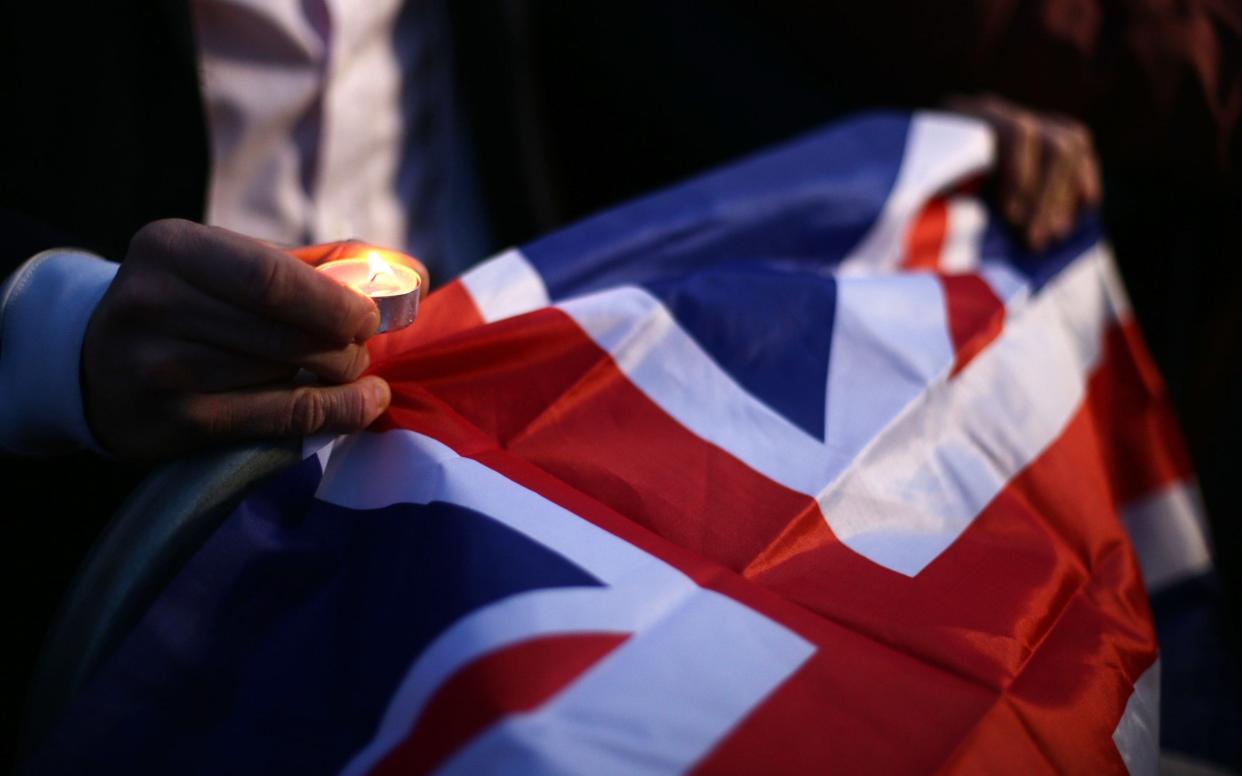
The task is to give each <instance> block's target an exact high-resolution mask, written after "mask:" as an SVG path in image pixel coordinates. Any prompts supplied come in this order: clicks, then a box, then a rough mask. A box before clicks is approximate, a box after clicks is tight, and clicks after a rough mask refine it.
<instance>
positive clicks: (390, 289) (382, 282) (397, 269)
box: [316, 251, 423, 334]
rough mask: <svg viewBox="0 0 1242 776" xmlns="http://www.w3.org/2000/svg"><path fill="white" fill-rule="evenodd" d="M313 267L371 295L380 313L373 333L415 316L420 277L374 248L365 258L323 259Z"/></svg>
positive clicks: (391, 328) (400, 326)
mask: <svg viewBox="0 0 1242 776" xmlns="http://www.w3.org/2000/svg"><path fill="white" fill-rule="evenodd" d="M316 269H318V270H319V271H320V272H322V273H323V274H325V275H327V276H328V277H330V278H332V279H333V280H335V281H337V282H338V283H341V284H343V285H346V286H349V287H350V288H352V289H354V290H355V291H357V292H358V293H360V294H365V295H366V296H369V297H371V300H372V301H374V302H375V306H376V307H378V308H379V314H380V325H379V328H378V329H376V331H375V333H376V334H383V333H384V332H386V331H396V330H397V329H403V328H405V327H406V326H409V325H410V324H411V323H413V322H414V318H415V316H417V315H418V288H419V286H421V285H422V283H423V280H422V278H420V277H419V276H418V273H417V272H415V271H414V270H413V269H411V268H409V267H407V266H405V265H404V264H393V263H390V262H387V261H384V259H383V257H382V256H380V255H379V252H378V251H371V252H370V253H368V254H367V256H366V258H361V259H360V258H350V259H340V260H339V261H329V262H325V263H324V264H320V265H319V266H318V267H316Z"/></svg>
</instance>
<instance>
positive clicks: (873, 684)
mask: <svg viewBox="0 0 1242 776" xmlns="http://www.w3.org/2000/svg"><path fill="white" fill-rule="evenodd" d="M523 318H524V319H525V322H524V323H522V324H521V325H518V324H517V323H516V322H514V323H512V324H510V325H509V326H507V327H506V326H505V325H503V324H504V322H501V323H500V324H494V325H492V326H488V327H486V328H485V329H483V330H481V331H482V332H486V334H482V333H478V334H476V336H478V337H482V338H485V339H488V340H492V339H493V338H495V339H497V340H498V341H489V342H487V343H484V342H477V343H474V345H469V344H468V343H467V342H466V340H467V339H469V337H468V336H463V339H462V341H461V342H456V343H454V342H451V341H450V342H436V343H430V344H428V345H424V346H423V347H422V348H417V349H415V350H414V351H411V352H410V353H408V354H406V357H405V358H403V359H400V361H399V363H393V364H390V365H389V367H388V369H387V371H386V374H387V376H389V378H390V379H392V380H393V381H394V406H393V409H392V410H391V411H390V413H389V417H388V419H387V420H386V422H387V423H391V424H394V425H398V426H400V427H406V428H411V429H413V430H417V431H421V432H423V433H428V434H431V435H432V436H434V437H436V438H438V439H440V440H441V441H444V442H445V443H446V444H449V445H450V446H452V447H453V448H454V449H456V450H457V451H458V452H459V453H461V454H463V455H470V456H472V457H474V458H476V459H477V460H479V461H480V462H482V463H484V464H485V465H487V466H489V467H491V468H493V469H495V470H497V471H499V472H501V473H502V474H504V475H505V476H507V477H509V478H511V479H513V480H514V481H516V482H518V483H519V484H522V485H524V486H526V487H528V488H531V489H532V490H534V491H536V492H538V493H541V494H543V495H544V496H546V497H548V498H550V499H551V500H553V501H555V502H557V503H559V504H561V505H562V506H564V507H566V508H567V509H569V510H571V511H573V512H575V513H577V514H579V515H581V516H583V517H584V518H586V519H588V520H591V521H592V522H595V523H596V524H598V525H600V526H601V527H603V528H605V529H606V530H609V531H611V532H613V533H614V534H617V535H618V536H621V537H622V538H624V539H626V540H627V541H630V542H632V543H633V544H635V545H636V546H639V547H641V548H643V549H645V550H647V551H648V552H652V553H653V554H655V555H657V556H659V557H661V558H663V559H665V560H666V561H668V562H670V563H672V564H674V565H675V566H677V567H679V568H682V569H683V570H685V571H686V572H687V573H689V574H691V576H693V577H695V578H696V579H698V580H699V581H700V583H702V584H706V585H708V586H710V587H712V588H714V589H716V590H719V591H720V592H722V593H724V594H727V595H730V596H732V597H734V598H735V599H737V600H739V601H741V602H743V603H745V604H747V605H749V606H751V607H753V608H755V609H756V610H758V611H761V612H764V613H765V614H767V615H768V616H771V617H773V618H774V619H776V620H777V621H779V622H782V623H784V624H786V625H787V626H789V627H791V628H793V629H794V630H796V631H797V632H799V633H800V634H802V635H803V636H804V637H806V638H808V639H809V640H811V641H812V642H814V643H815V644H816V645H817V646H818V647H819V649H818V651H817V653H816V654H815V655H814V656H813V657H812V658H811V659H810V660H809V661H808V663H807V664H806V665H805V666H804V667H803V669H802V670H801V671H800V672H799V673H798V674H797V675H796V676H795V677H794V678H792V679H791V680H789V681H787V682H786V683H785V684H784V685H782V686H781V687H780V688H779V689H778V690H777V691H776V692H774V693H773V695H772V696H771V697H770V698H769V699H768V700H767V701H765V702H764V703H763V704H762V705H761V706H760V707H759V708H758V709H757V710H756V711H755V712H754V713H753V714H752V715H751V716H750V717H748V718H747V720H746V721H745V722H744V723H743V724H742V725H741V726H740V727H739V728H738V729H737V730H735V731H734V733H733V734H731V735H730V736H729V737H728V738H727V739H726V740H725V741H724V742H723V743H722V745H721V747H720V748H719V749H718V750H717V751H716V752H715V753H714V755H713V756H712V758H711V759H709V761H708V762H707V763H705V764H704V765H705V767H721V766H724V765H728V766H729V767H730V768H736V769H741V770H746V769H760V768H764V769H770V768H772V766H773V763H779V764H780V765H781V767H782V768H785V767H786V766H788V769H794V768H797V767H802V766H807V765H810V764H819V765H822V764H823V763H825V762H834V763H843V764H845V765H847V766H853V765H856V766H858V767H865V768H866V769H868V770H893V769H898V768H900V769H903V770H910V769H919V770H927V769H928V768H930V767H933V766H935V765H937V764H942V763H944V762H946V761H948V760H949V758H951V757H952V756H953V752H952V746H953V745H955V744H956V742H957V741H959V740H960V739H961V737H963V736H967V735H974V736H978V737H980V740H988V741H999V740H1001V739H1002V737H1003V735H1004V733H1003V732H1002V733H997V732H995V731H993V728H995V729H996V730H999V731H1006V730H1012V722H1013V715H1018V717H1019V718H1020V719H1021V720H1022V722H1023V725H1024V727H1023V729H1024V730H1027V734H1028V735H1029V736H1030V737H1031V740H1030V741H1029V742H1027V743H1026V744H1021V745H1019V746H1018V747H1016V748H1014V749H1013V752H1014V754H1015V755H1020V754H1021V751H1023V750H1022V749H1021V748H1020V747H1021V746H1025V747H1026V749H1025V751H1026V752H1027V753H1028V754H1031V753H1034V752H1045V754H1047V752H1051V753H1052V754H1050V755H1047V756H1050V757H1054V758H1060V757H1069V756H1081V757H1082V758H1084V759H1083V762H1087V763H1090V765H1092V766H1094V767H1096V769H1099V768H1106V769H1112V768H1115V767H1116V766H1117V765H1118V764H1119V762H1120V761H1119V759H1118V758H1117V755H1116V752H1115V750H1112V749H1111V738H1110V736H1111V731H1112V728H1113V726H1115V725H1116V722H1117V720H1118V719H1119V718H1120V715H1121V711H1122V708H1123V707H1124V704H1125V700H1126V698H1127V697H1128V694H1129V692H1128V683H1129V682H1132V681H1133V680H1135V679H1136V678H1137V677H1138V676H1139V675H1140V674H1141V672H1142V670H1144V669H1145V668H1146V667H1147V665H1149V664H1150V662H1151V660H1152V658H1153V657H1154V654H1155V644H1154V638H1153V636H1152V634H1151V626H1150V621H1149V617H1148V615H1147V612H1146V608H1145V607H1146V603H1145V602H1146V598H1145V595H1144V593H1143V587H1142V583H1141V580H1140V579H1139V575H1138V570H1137V567H1136V565H1135V562H1134V558H1133V555H1132V553H1131V552H1130V550H1129V547H1128V544H1127V541H1126V539H1125V536H1124V533H1123V532H1122V529H1121V527H1120V524H1119V522H1118V521H1117V520H1116V519H1115V507H1116V503H1115V499H1114V494H1115V493H1116V492H1118V487H1119V486H1118V481H1117V477H1118V472H1117V471H1115V470H1114V468H1115V467H1112V466H1110V465H1109V464H1108V461H1109V460H1110V459H1112V458H1113V457H1115V455H1116V454H1117V452H1118V451H1117V450H1116V447H1115V446H1116V445H1118V444H1121V443H1122V441H1121V437H1119V436H1118V435H1117V434H1116V433H1113V432H1109V433H1102V429H1106V428H1112V429H1114V430H1116V429H1119V428H1120V427H1121V425H1122V423H1121V421H1120V420H1117V421H1112V420H1105V419H1103V418H1102V417H1100V415H1101V413H1108V412H1120V411H1121V409H1120V408H1122V407H1123V406H1124V405H1125V402H1118V403H1114V404H1110V403H1107V402H1101V400H1099V399H1098V398H1097V394H1098V393H1099V391H1101V390H1102V389H1101V388H1100V385H1101V384H1105V383H1107V382H1108V381H1109V380H1121V381H1123V382H1124V381H1125V380H1126V379H1127V378H1125V377H1124V376H1122V375H1123V373H1124V372H1125V370H1127V369H1130V370H1135V369H1139V370H1140V371H1141V364H1140V363H1138V362H1136V361H1135V360H1134V354H1133V351H1132V350H1131V349H1130V348H1124V349H1120V348H1117V347H1115V346H1114V345H1112V344H1110V346H1109V347H1107V348H1106V349H1105V352H1104V354H1103V357H1102V362H1101V365H1100V367H1099V369H1098V370H1097V372H1096V373H1095V375H1093V377H1092V379H1091V383H1090V387H1089V389H1088V390H1089V394H1088V395H1089V398H1088V401H1087V402H1086V404H1085V405H1084V407H1083V408H1080V410H1079V411H1078V412H1077V413H1076V414H1075V416H1074V418H1073V420H1072V421H1071V422H1070V424H1069V425H1068V426H1067V428H1066V429H1065V431H1064V432H1063V433H1062V434H1061V436H1060V437H1059V438H1058V439H1057V440H1056V441H1055V442H1054V443H1053V444H1052V445H1051V446H1050V447H1049V448H1048V449H1047V450H1046V451H1045V452H1044V453H1043V454H1042V455H1041V456H1039V457H1038V458H1037V460H1036V461H1035V462H1033V463H1032V464H1031V465H1030V466H1028V467H1027V469H1026V470H1025V471H1023V472H1022V473H1021V474H1020V475H1019V476H1018V477H1017V478H1015V480H1014V481H1013V482H1012V483H1011V484H1010V485H1009V486H1008V487H1007V488H1005V489H1004V490H1003V491H1002V492H1001V494H1000V495H998V496H997V498H996V499H995V500H994V501H993V502H992V503H991V504H990V505H989V506H988V507H987V508H986V509H984V511H983V513H982V514H981V515H980V516H979V517H978V518H977V519H976V520H975V522H974V524H972V526H971V527H970V528H968V529H967V531H966V532H965V533H964V534H963V535H962V536H961V537H960V538H959V539H958V541H957V542H955V543H954V544H953V545H952V546H951V547H950V548H949V549H948V550H946V552H945V553H944V554H943V555H942V556H941V557H940V558H938V559H937V560H936V561H934V562H932V563H931V564H930V565H929V566H928V567H926V568H925V569H924V570H923V571H922V572H921V573H919V574H918V575H917V576H916V577H914V578H909V577H905V576H904V575H901V574H899V573H896V572H893V571H890V570H887V569H885V568H883V567H880V566H878V565H876V564H874V563H872V562H870V561H868V560H866V559H865V558H863V557H862V556H860V555H858V554H856V553H854V552H853V551H851V550H849V549H848V548H846V547H844V546H843V545H841V544H840V543H839V542H837V541H836V539H835V537H834V536H833V535H832V533H831V531H829V530H828V529H827V526H826V524H825V523H824V521H823V519H822V517H821V516H820V515H819V514H818V507H817V506H816V505H815V504H814V502H813V501H811V500H810V499H809V498H807V497H806V496H803V495H801V494H796V493H793V492H791V491H788V490H787V489H785V488H783V487H782V486H780V485H778V484H776V483H773V482H771V481H769V480H767V479H766V478H764V477H762V476H761V475H759V474H757V473H756V472H754V471H752V470H750V469H749V468H747V467H745V466H744V465H742V464H741V463H740V462H739V461H737V460H736V459H735V458H733V457H732V456H731V455H729V454H727V453H726V452H724V451H723V450H720V449H719V448H717V447H715V446H713V445H711V444H709V443H707V442H705V441H704V440H702V439H700V438H698V437H696V436H694V435H693V434H690V433H689V432H688V431H686V430H685V429H684V428H682V427H681V426H680V425H679V424H677V423H676V422H675V421H674V420H673V419H672V418H671V417H669V416H668V415H667V414H665V413H664V412H663V411H662V410H660V409H659V408H658V407H657V406H656V405H655V404H654V403H653V402H652V401H651V400H650V399H649V398H648V397H646V396H645V395H644V394H643V393H642V392H641V391H639V390H638V389H637V388H635V387H634V386H633V385H632V384H630V383H629V381H628V380H627V379H626V378H625V376H624V374H622V373H621V372H620V371H619V369H618V368H617V367H616V365H615V364H614V363H613V362H612V359H611V358H610V357H609V356H608V355H607V354H606V353H604V352H603V351H601V350H600V349H599V348H598V347H597V346H596V345H595V344H594V342H592V341H591V340H590V339H589V338H588V337H587V336H586V335H585V334H584V333H582V332H581V330H580V329H578V328H577V326H576V325H575V324H573V322H572V321H571V320H569V319H568V318H567V317H565V316H563V315H562V314H561V313H559V312H557V311H555V310H547V311H540V312H539V313H536V314H533V315H530V316H524V317H523ZM450 339H451V338H450ZM544 340H547V341H559V344H557V345H556V347H554V348H550V349H549V348H543V347H535V346H534V343H536V342H539V341H544ZM1114 340H1115V337H1114V335H1112V334H1110V335H1109V342H1110V343H1112V342H1113V341H1114ZM1122 341H1125V337H1124V336H1123V337H1122ZM502 345H503V346H502ZM475 347H486V348H487V349H488V353H489V354H491V357H492V358H493V359H494V360H495V363H490V362H485V361H484V360H483V359H478V358H471V359H467V358H466V353H467V351H472V349H473V348H475ZM466 361H469V362H470V363H466ZM524 369H525V371H523V370H524ZM459 370H464V371H459ZM490 370H497V374H499V373H504V374H507V375H508V376H509V379H507V380H501V379H498V378H497V377H496V374H490V375H489V374H488V372H489V371H490ZM1102 381H1103V383H1102ZM1143 403H1145V404H1147V405H1150V406H1156V405H1155V404H1150V402H1148V401H1147V400H1146V399H1144V400H1143ZM1156 404H1158V402H1157V403H1156ZM1149 408H1150V407H1149ZM1116 417H1117V418H1120V417H1122V416H1121V415H1118V416H1116ZM1110 424H1111V425H1110ZM1157 425H1158V424H1157ZM1153 428H1156V426H1153ZM1152 433H1156V432H1155V431H1153V432H1152ZM1162 471H1163V470H1160V471H1156V472H1155V473H1154V474H1153V475H1152V476H1164V474H1163V473H1162ZM1127 476H1128V475H1127ZM1128 487H1130V486H1128ZM658 537H663V539H661V538H658ZM765 548H766V551H765ZM712 561H714V562H715V563H713V562H712ZM716 563H719V564H724V565H725V566H727V567H729V568H732V569H745V575H746V577H748V578H749V580H750V581H747V579H743V578H741V577H738V576H736V575H733V574H729V573H727V572H725V571H724V570H723V569H721V568H720V566H718V565H715V564H716ZM704 638H710V634H704ZM1001 705H1004V706H1005V707H1006V708H1007V709H1009V710H1011V711H1012V712H1013V715H1009V716H1006V715H1007V714H1008V712H1004V711H996V710H993V711H989V710H990V709H996V708H999V707H1000V706H1001ZM1028 728H1029V730H1028ZM895 740H899V741H901V742H902V745H901V746H893V745H892V742H893V741H895ZM1027 744H1029V746H1027ZM1105 744H1107V745H1105ZM1084 747H1085V749H1084ZM1045 750H1047V751H1045ZM1031 756H1034V755H1033V754H1031ZM1041 756H1044V755H1041ZM1019 759H1022V758H1021V757H1019ZM1041 763H1042V761H1040V762H1025V761H1024V764H1025V765H1030V766H1033V767H1038V766H1039V765H1040V764H1041Z"/></svg>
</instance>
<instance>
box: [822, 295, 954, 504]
mask: <svg viewBox="0 0 1242 776" xmlns="http://www.w3.org/2000/svg"><path fill="white" fill-rule="evenodd" d="M829 359H830V360H829V368H828V390H827V391H826V397H825V400H826V401H827V407H826V408H825V426H826V434H825V439H826V442H827V445H828V447H830V448H832V449H833V450H836V451H840V453H841V454H842V455H843V456H844V457H845V459H846V460H852V459H853V458H854V457H855V456H856V455H857V454H858V452H859V451H860V450H862V449H863V448H864V447H865V446H866V445H867V443H868V442H870V441H871V440H872V439H873V438H874V437H875V435H876V434H877V433H878V432H879V431H880V430H881V429H883V428H884V427H885V426H887V425H888V424H889V423H891V422H892V420H893V418H895V417H897V415H898V413H900V412H901V411H902V410H903V409H904V408H905V407H906V405H908V404H909V403H910V402H911V401H913V400H914V399H916V398H917V397H918V396H919V395H921V394H922V393H924V392H925V391H926V390H927V386H928V385H929V384H931V383H932V382H933V381H934V380H935V379H936V378H937V377H941V376H943V375H945V374H947V373H948V371H949V369H950V368H951V367H952V366H953V343H952V342H950V341H949V326H948V322H947V320H946V317H945V303H944V289H943V287H942V286H941V284H940V281H939V280H937V279H936V278H935V277H933V276H932V275H928V274H925V273H915V274H892V275H865V276H859V277H842V278H838V279H837V311H836V320H835V321H834V323H833V327H832V348H831V350H830V356H829ZM838 473H839V472H832V475H833V476H835V475H837V474H838ZM826 484H827V481H821V482H820V483H819V487H823V485H826ZM817 491H818V488H817V489H816V490H814V491H810V492H809V493H810V494H814V493H816V492H817ZM803 492H807V491H803Z"/></svg>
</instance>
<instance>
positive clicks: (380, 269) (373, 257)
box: [367, 251, 397, 283]
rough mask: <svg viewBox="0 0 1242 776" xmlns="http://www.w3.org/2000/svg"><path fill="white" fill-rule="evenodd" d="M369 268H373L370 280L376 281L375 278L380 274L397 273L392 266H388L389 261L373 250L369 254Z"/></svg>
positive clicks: (371, 281)
mask: <svg viewBox="0 0 1242 776" xmlns="http://www.w3.org/2000/svg"><path fill="white" fill-rule="evenodd" d="M367 268H368V269H370V270H371V277H370V278H368V282H370V283H374V282H375V279H376V278H377V277H379V276H380V275H396V274H397V273H395V272H393V271H392V267H390V266H388V262H386V261H384V260H383V259H381V258H380V255H379V253H377V252H376V251H371V252H370V253H368V254H367Z"/></svg>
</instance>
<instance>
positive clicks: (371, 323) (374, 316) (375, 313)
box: [358, 307, 380, 342]
mask: <svg viewBox="0 0 1242 776" xmlns="http://www.w3.org/2000/svg"><path fill="white" fill-rule="evenodd" d="M379 327H380V312H379V308H378V307H372V308H371V312H370V313H369V314H368V315H367V323H366V326H365V327H363V330H362V331H363V334H362V336H361V337H360V338H359V340H358V341H359V342H362V341H365V340H368V339H370V338H371V337H373V336H374V335H375V332H376V331H378V330H379Z"/></svg>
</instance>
